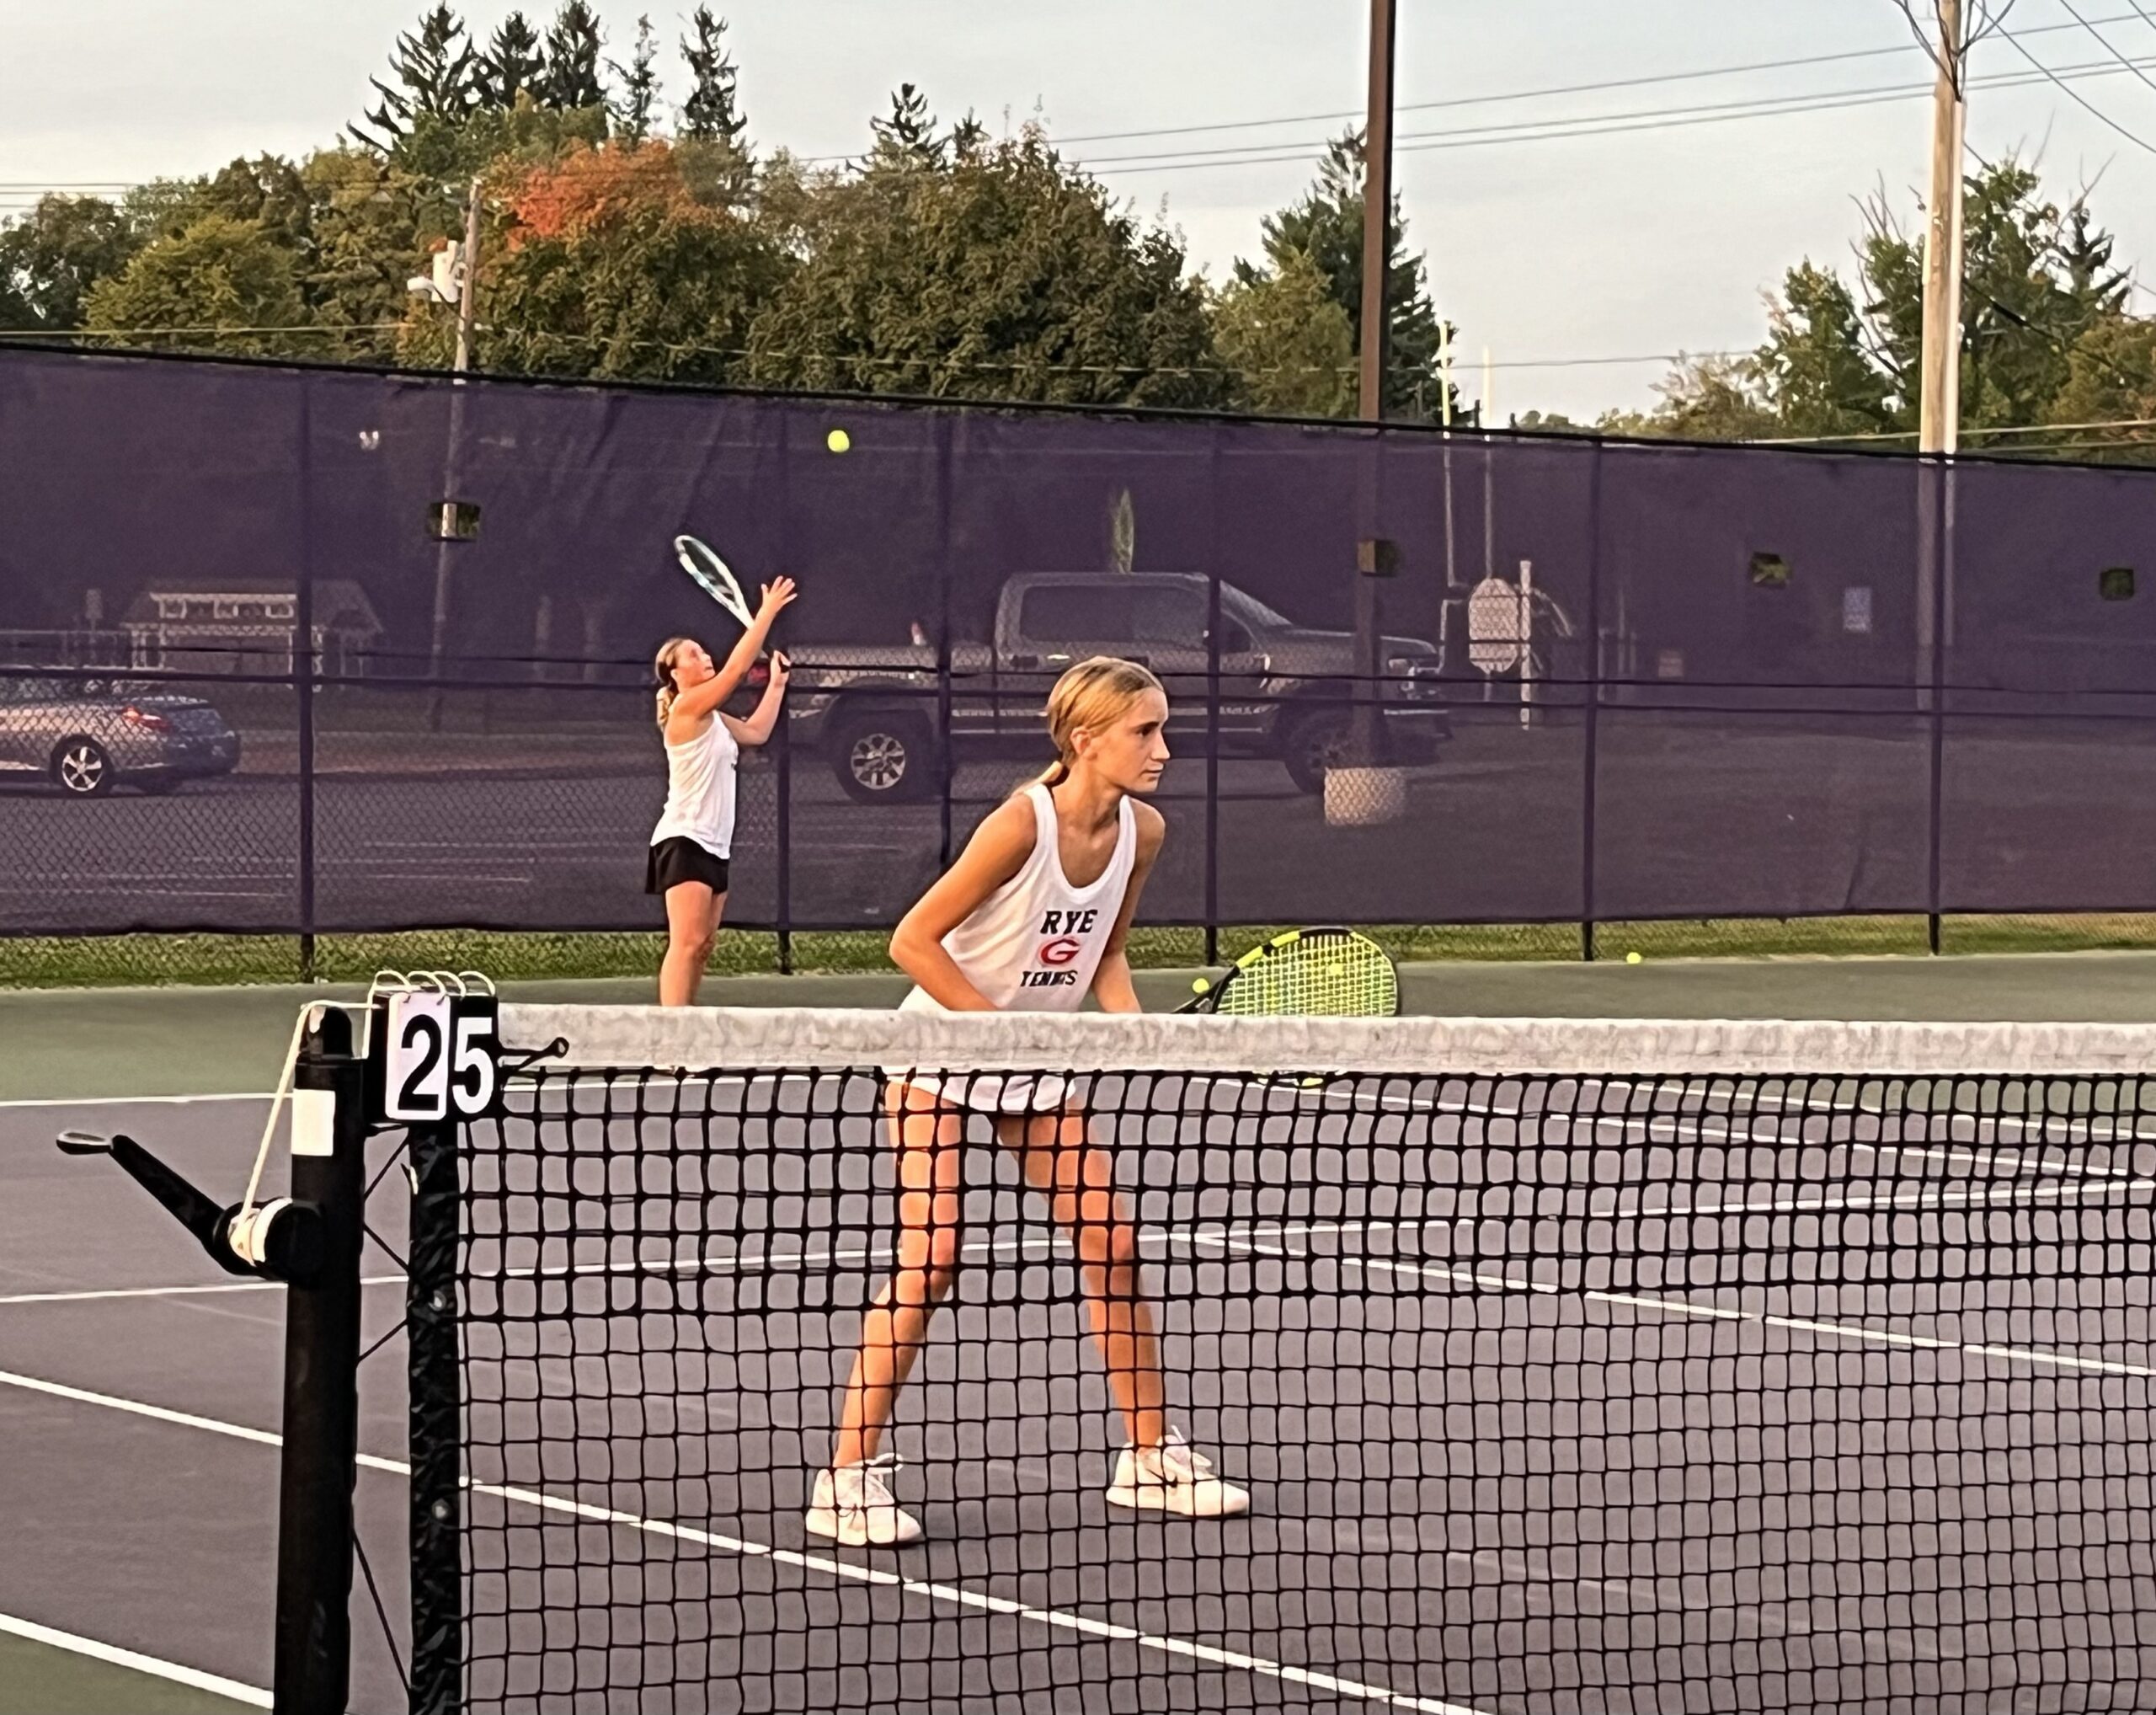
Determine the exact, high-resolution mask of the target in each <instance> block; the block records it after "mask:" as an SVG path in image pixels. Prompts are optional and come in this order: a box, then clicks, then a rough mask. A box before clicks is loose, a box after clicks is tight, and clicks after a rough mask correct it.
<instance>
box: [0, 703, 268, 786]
mask: <svg viewBox="0 0 2156 1715" xmlns="http://www.w3.org/2000/svg"><path fill="white" fill-rule="evenodd" d="M237 767H239V735H238V734H237V733H236V732H234V731H233V730H232V728H231V727H229V726H227V724H225V718H224V717H223V716H222V715H221V714H219V713H217V711H216V709H214V708H211V706H210V705H209V704H208V703H205V702H203V701H202V700H201V699H200V697H175V696H170V695H167V694H165V693H163V692H159V691H158V690H157V689H156V688H155V687H152V686H149V685H144V684H140V683H137V684H133V685H130V684H128V683H127V682H126V681H118V680H110V679H103V678H96V679H89V678H83V679H73V678H48V677H42V676H23V677H0V777H5V776H7V775H9V774H19V775H25V774H26V775H41V776H43V777H45V778H47V779H49V780H51V782H52V783H54V784H55V785H56V786H57V787H58V788H60V789H61V791H62V792H64V793H67V795H68V796H69V797H71V798H99V797H102V796H104V794H105V793H108V792H110V791H111V790H112V789H113V788H114V787H115V786H132V787H135V788H137V789H138V790H140V791H143V792H149V793H167V792H173V791H176V790H177V789H178V788H179V785H180V784H181V783H182V782H184V781H187V780H197V779H202V778H205V777H208V776H211V775H216V774H229V773H231V772H232V770H233V769H235V768H237Z"/></svg>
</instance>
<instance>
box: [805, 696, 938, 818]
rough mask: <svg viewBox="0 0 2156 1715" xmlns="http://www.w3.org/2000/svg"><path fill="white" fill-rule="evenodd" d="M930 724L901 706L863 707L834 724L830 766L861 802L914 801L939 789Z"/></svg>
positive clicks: (901, 802)
mask: <svg viewBox="0 0 2156 1715" xmlns="http://www.w3.org/2000/svg"><path fill="white" fill-rule="evenodd" d="M935 748H936V747H935V743H934V740H932V739H931V736H930V735H929V730H928V723H927V722H926V721H924V720H922V719H921V718H920V717H919V716H918V715H914V714H908V713H903V712H900V711H887V710H884V709H879V708H864V709H862V710H860V711H859V712H858V713H851V714H845V715H841V716H840V717H839V719H837V720H836V721H835V722H834V723H833V724H832V726H831V734H830V757H831V767H832V770H833V772H835V773H836V774H837V775H838V777H839V785H840V786H841V788H844V790H845V792H846V796H847V797H848V798H851V799H853V800H854V801H855V802H856V803H857V804H915V803H918V802H919V801H920V800H921V799H924V798H926V797H927V796H929V794H930V793H932V792H933V791H934V790H935V789H936V758H935Z"/></svg>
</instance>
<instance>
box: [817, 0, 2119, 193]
mask: <svg viewBox="0 0 2156 1715" xmlns="http://www.w3.org/2000/svg"><path fill="white" fill-rule="evenodd" d="M2128 3H2129V4H2133V5H2134V11H2133V12H2132V13H2121V14H2119V15H2117V16H2115V17H2110V18H2100V19H2095V23H2097V24H2132V23H2134V22H2136V21H2137V20H2138V21H2139V22H2142V23H2144V24H2148V25H2149V26H2150V27H2151V28H2152V29H2156V19H2152V18H2151V17H2150V16H2149V14H2148V13H2146V12H2145V11H2143V10H2142V8H2140V6H2139V5H2138V4H2135V0H2128ZM2073 28H2074V26H2073V24H2035V25H2032V26H2031V28H2029V29H2025V30H2024V31H2022V32H2021V33H2022V34H2023V35H2031V36H2034V35H2051V34H2054V33H2056V32H2057V31H2060V30H2066V29H2073ZM1922 51H1923V49H1922V48H1921V47H1920V46H1919V45H1917V44H1914V43H1910V42H1901V43H1897V44H1896V45H1893V46H1892V47H1881V48H1854V49H1849V50H1847V51H1843V52H1839V53H1832V54H1808V55H1803V56H1795V57H1791V58H1786V59H1778V60H1758V61H1751V62H1748V63H1747V64H1743V65H1737V66H1712V67H1705V68H1704V69H1701V70H1697V71H1690V72H1656V73H1652V74H1648V75H1643V76H1640V77H1606V78H1600V79H1597V80H1595V81H1593V82H1591V83H1560V84H1552V85H1550V86H1547V87H1545V88H1539V89H1514V90H1507V91H1504V92H1502V93H1498V94H1495V95H1461V96H1452V97H1449V98H1447V99H1444V100H1438V101H1407V102H1401V103H1399V104H1397V105H1396V108H1395V111H1396V112H1397V113H1422V112H1429V111H1433V110H1438V109H1443V108H1455V107H1482V106H1490V105H1493V104H1499V103H1503V102H1512V101H1540V100H1544V99H1548V98H1549V97H1550V96H1553V95H1585V94H1594V93H1602V92H1604V91H1608V90H1613V89H1635V88H1644V87H1646V86H1650V85H1652V84H1657V83H1691V82H1697V81H1699V80H1701V79H1704V78H1711V77H1742V76H1746V75H1748V74H1749V73H1752V72H1776V71H1785V70H1795V69H1797V68H1800V67H1807V66H1824V65H1832V64H1836V63H1838V62H1841V61H1849V60H1869V59H1882V58H1887V57H1891V56H1896V55H1901V54H1910V53H1919V52H1922ZM1363 117H1364V115H1363V113H1362V111H1361V110H1359V109H1358V110H1341V111H1335V112H1331V113H1300V114H1283V115H1278V116H1277V117H1275V118H1271V119H1237V120H1214V121H1213V122H1211V123H1209V124H1205V125H1174V126H1145V127H1143V128H1140V129H1139V130H1135V131H1081V132H1078V133H1076V134H1075V135H1072V136H1059V137H1056V138H1054V142H1056V143H1057V144H1058V145H1066V144H1072V143H1105V142H1129V141H1131V140H1133V139H1136V138H1140V137H1171V136H1193V135H1197V134H1199V133H1203V132H1209V131H1257V130H1263V129H1266V128H1267V127H1269V126H1283V125H1324V124H1332V123H1337V121H1340V120H1359V119H1361V118H1363ZM1249 147H1253V148H1257V147H1267V146H1266V145H1263V144H1257V143H1253V144H1251V145H1250V146H1249ZM859 155H860V151H858V150H856V151H854V152H852V153H850V154H836V155H804V156H801V157H799V159H800V160H801V161H802V162H803V163H804V164H807V165H811V166H825V165H830V164H832V163H840V162H846V161H851V160H855V159H857V158H859Z"/></svg>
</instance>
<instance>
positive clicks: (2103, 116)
mask: <svg viewBox="0 0 2156 1715" xmlns="http://www.w3.org/2000/svg"><path fill="white" fill-rule="evenodd" d="M1999 35H2001V36H2002V37H2003V38H2004V40H2007V41H2009V42H2010V43H2012V44H2013V47H2014V51H2015V53H2017V54H2019V55H2020V56H2021V57H2022V58H2023V59H2025V60H2026V61H2028V62H2029V63H2030V64H2031V65H2032V66H2034V67H2036V69H2037V70H2038V71H2039V72H2042V73H2043V74H2044V76H2045V77H2048V78H2050V79H2051V81H2052V83H2056V84H2057V85H2058V87H2059V88H2060V89H2062V90H2063V91H2064V92H2065V93H2066V94H2067V95H2068V96H2069V97H2071V98H2072V99H2073V101H2074V102H2075V104H2077V105H2079V106H2081V107H2084V108H2086V109H2087V110H2089V112H2090V113H2092V114H2094V115H2095V116H2096V117H2097V118H2098V119H2100V120H2102V121H2103V122H2104V123H2105V125H2107V126H2110V127H2111V129H2112V130H2113V131H2116V132H2117V133H2118V134H2119V135H2120V136H2122V137H2124V138H2125V139H2126V140H2127V142H2129V143H2132V145H2133V146H2134V147H2136V148H2137V149H2142V150H2144V151H2146V152H2148V153H2149V154H2152V155H2156V144H2151V143H2148V142H2144V141H2143V139H2142V138H2140V137H2137V136H2135V135H2134V134H2133V133H2132V131H2128V130H2127V128H2126V127H2125V126H2122V125H2121V124H2120V123H2119V122H2118V121H2117V120H2115V119H2113V118H2112V117H2111V115H2109V114H2108V113H2105V111H2104V110H2103V109H2102V108H2100V107H2098V106H2097V105H2096V104H2095V103H2094V102H2092V101H2089V99H2086V98H2085V97H2084V96H2083V95H2082V93H2080V91H2079V90H2077V89H2068V88H2067V87H2066V82H2065V79H2064V78H2063V77H2060V76H2059V75H2058V74H2057V73H2055V72H2053V71H2052V69H2051V67H2048V66H2047V65H2046V64H2045V63H2044V62H2043V61H2041V60H2040V59H2038V58H2037V57H2036V56H2035V55H2034V54H2032V53H2031V52H2030V51H2029V50H2028V49H2027V48H2025V47H2024V46H2023V45H2021V39H2020V37H2019V36H2017V35H2015V34H2014V33H2013V32H2012V31H2011V30H2004V29H2002V30H2001V31H1999ZM2097 39H2098V40H2102V38H2101V37H2098V38H2097ZM2109 45H2110V44H2109V43H2105V46H2107V47H2108V46H2109ZM2114 57H2115V58H2118V60H2119V63H2120V64H2121V65H2122V66H2125V67H2127V70H2129V71H2133V70H2135V69H2136V68H2135V67H2134V66H2133V63H2132V61H2129V60H2127V59H2125V58H2123V57H2122V56H2117V55H2116V54H2115V55H2114Z"/></svg>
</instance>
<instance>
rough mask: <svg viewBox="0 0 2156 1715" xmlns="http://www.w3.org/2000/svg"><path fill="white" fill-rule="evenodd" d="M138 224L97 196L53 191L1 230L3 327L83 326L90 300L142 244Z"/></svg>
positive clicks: (0, 319)
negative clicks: (56, 193) (101, 285)
mask: <svg viewBox="0 0 2156 1715" xmlns="http://www.w3.org/2000/svg"><path fill="white" fill-rule="evenodd" d="M141 245H142V239H141V232H140V230H139V228H138V227H136V223H135V222H133V221H131V219H130V218H129V217H128V216H127V215H126V213H125V211H123V210H121V209H120V208H118V207H115V206H114V205H113V204H111V203H109V202H108V201H106V200H104V198H103V197H97V196H61V195H46V196H42V197H40V198H39V199H38V202H37V206H36V207H35V208H34V209H32V210H31V211H30V212H29V215H28V216H25V217H24V219H22V220H19V221H17V222H13V224H11V225H9V226H8V227H6V228H5V229H4V230H0V328H9V329H24V330H27V331H29V332H34V333H63V332H66V331H67V330H68V329H72V328H77V327H80V326H81V325H82V320H83V300H84V299H85V298H87V297H88V295H89V293H90V291H91V290H92V289H93V287H94V286H97V284H98V283H99V281H100V280H108V279H110V278H111V277H112V276H113V275H115V274H118V273H119V272H120V270H122V269H124V268H125V267H126V265H127V264H128V262H129V260H130V259H131V258H132V257H133V256H134V254H135V253H136V251H137V250H139V249H140V248H141Z"/></svg>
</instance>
